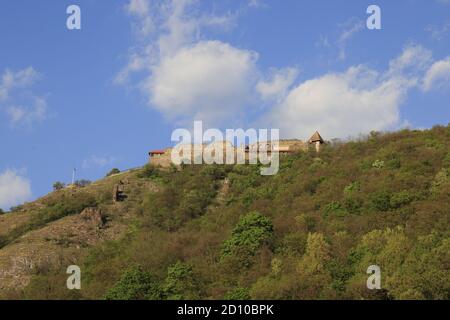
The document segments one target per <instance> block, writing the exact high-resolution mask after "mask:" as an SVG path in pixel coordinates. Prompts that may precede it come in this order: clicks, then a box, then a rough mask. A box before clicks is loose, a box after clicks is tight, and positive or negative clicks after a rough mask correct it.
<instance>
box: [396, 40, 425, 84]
mask: <svg viewBox="0 0 450 320" xmlns="http://www.w3.org/2000/svg"><path fill="white" fill-rule="evenodd" d="M431 62H432V53H431V51H430V50H428V49H426V48H424V47H422V46H420V45H417V44H409V45H407V46H406V47H405V48H404V49H403V52H402V54H401V55H400V56H398V57H397V58H395V59H393V60H391V61H390V63H389V73H388V75H389V76H393V75H403V76H404V75H408V76H409V77H414V76H417V75H419V74H420V73H422V72H423V71H425V70H426V69H427V68H428V67H429V66H430V64H431Z"/></svg>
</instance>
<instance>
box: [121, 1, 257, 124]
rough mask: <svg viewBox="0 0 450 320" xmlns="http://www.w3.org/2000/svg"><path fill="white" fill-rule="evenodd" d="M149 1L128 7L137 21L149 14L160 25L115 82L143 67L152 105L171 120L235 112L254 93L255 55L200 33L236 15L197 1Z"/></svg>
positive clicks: (145, 90)
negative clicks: (151, 3) (205, 10)
mask: <svg viewBox="0 0 450 320" xmlns="http://www.w3.org/2000/svg"><path fill="white" fill-rule="evenodd" d="M148 5H149V2H148V1H143V0H141V1H137V0H132V1H130V2H129V4H128V6H127V8H128V9H127V11H128V12H129V13H132V14H133V15H134V16H135V17H136V18H137V20H138V22H139V21H140V22H142V21H143V20H144V19H147V18H148V19H151V20H152V21H157V22H158V23H156V24H157V25H158V28H157V30H155V32H154V33H153V34H152V36H149V37H147V41H146V42H144V44H142V46H141V47H140V48H139V50H134V51H133V52H132V53H131V54H130V57H129V61H128V64H127V65H126V66H125V67H124V68H123V69H122V70H121V71H120V72H119V73H118V75H117V76H116V79H115V83H117V84H125V83H127V82H128V81H129V79H130V77H131V76H132V75H133V74H136V73H139V72H140V73H141V75H142V76H143V80H142V79H141V81H140V83H139V87H140V89H141V90H142V92H143V93H144V95H145V96H146V97H148V100H147V101H148V103H149V105H150V106H151V107H153V108H155V109H157V110H159V111H160V112H162V113H163V114H164V116H165V117H166V118H168V119H172V120H173V119H176V120H180V121H191V120H193V119H195V118H201V119H202V120H204V121H211V122H214V123H216V122H217V121H219V120H225V119H226V118H230V117H231V116H234V115H235V114H234V112H237V111H240V109H241V108H242V107H243V105H244V104H245V103H246V102H247V101H248V99H249V95H251V94H253V87H252V86H254V83H255V82H256V79H255V78H254V76H255V74H256V71H255V70H256V68H255V62H256V60H257V55H256V53H254V52H251V51H248V50H243V49H239V48H235V47H233V46H231V45H229V44H227V43H224V42H220V41H205V40H201V32H202V30H203V29H204V28H211V27H217V28H220V29H223V30H227V29H229V28H230V27H231V26H233V25H234V22H235V20H236V16H237V15H236V14H233V13H230V12H227V13H225V14H223V15H217V14H205V13H202V12H200V11H199V10H196V5H197V1H193V0H172V1H162V2H161V4H160V5H159V6H157V7H154V8H153V9H154V10H149V9H148V8H149V7H148Z"/></svg>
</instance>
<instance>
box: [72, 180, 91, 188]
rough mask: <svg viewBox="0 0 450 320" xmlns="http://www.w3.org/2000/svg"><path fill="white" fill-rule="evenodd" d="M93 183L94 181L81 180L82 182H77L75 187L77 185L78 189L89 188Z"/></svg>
mask: <svg viewBox="0 0 450 320" xmlns="http://www.w3.org/2000/svg"><path fill="white" fill-rule="evenodd" d="M91 183H92V181H90V180H86V179H81V180H77V181H75V182H74V185H76V186H77V187H81V188H83V187H87V186H88V185H90V184H91Z"/></svg>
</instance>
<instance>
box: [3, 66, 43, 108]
mask: <svg viewBox="0 0 450 320" xmlns="http://www.w3.org/2000/svg"><path fill="white" fill-rule="evenodd" d="M37 78H38V74H37V72H36V71H35V70H34V69H33V67H28V68H25V69H22V70H19V71H17V72H12V71H11V70H6V71H5V72H4V73H3V74H2V77H1V81H0V101H2V100H6V99H7V98H8V97H9V96H10V93H11V91H12V90H14V89H16V88H25V87H28V86H30V85H32V84H33V83H34V82H35V81H36V79H37Z"/></svg>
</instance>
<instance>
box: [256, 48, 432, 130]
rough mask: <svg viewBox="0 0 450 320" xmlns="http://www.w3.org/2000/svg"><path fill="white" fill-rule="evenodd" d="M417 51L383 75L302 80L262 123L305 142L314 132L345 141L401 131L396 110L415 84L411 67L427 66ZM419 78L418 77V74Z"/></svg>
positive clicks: (354, 73) (354, 71)
mask: <svg viewBox="0 0 450 320" xmlns="http://www.w3.org/2000/svg"><path fill="white" fill-rule="evenodd" d="M424 52H425V50H424V49H423V48H421V47H406V48H405V50H404V51H403V53H402V54H401V55H400V56H399V57H398V58H396V59H394V60H392V61H391V63H390V68H389V69H388V70H387V71H386V72H383V73H380V72H377V71H375V70H372V69H369V68H367V67H365V66H353V67H350V68H349V69H348V70H347V71H345V72H342V73H329V74H325V75H323V76H321V77H317V78H314V79H310V80H306V81H304V82H303V83H300V84H299V85H297V86H296V87H295V88H293V89H292V90H291V91H290V92H289V93H288V94H287V96H286V97H285V99H284V100H283V101H282V102H281V103H279V104H278V105H277V106H276V107H274V108H273V109H272V111H271V112H270V113H269V114H268V115H266V118H265V121H266V122H269V123H270V124H271V125H272V126H274V127H277V128H280V129H281V134H282V135H284V136H291V137H303V138H307V137H308V135H310V134H311V133H312V132H314V131H315V130H320V132H321V133H322V134H323V135H324V136H326V137H330V138H334V137H338V138H346V137H348V136H357V135H359V134H360V133H367V132H369V131H371V130H386V129H391V128H395V127H397V126H399V125H400V124H401V123H402V121H401V119H400V106H401V104H402V102H403V101H404V100H405V98H406V96H407V93H408V91H409V90H410V89H411V88H414V87H417V86H418V85H419V78H411V76H410V75H411V73H412V67H413V66H414V65H415V66H416V67H417V68H418V69H420V68H421V66H423V64H424V63H425V61H427V57H428V55H427V54H424ZM418 73H419V72H418Z"/></svg>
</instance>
